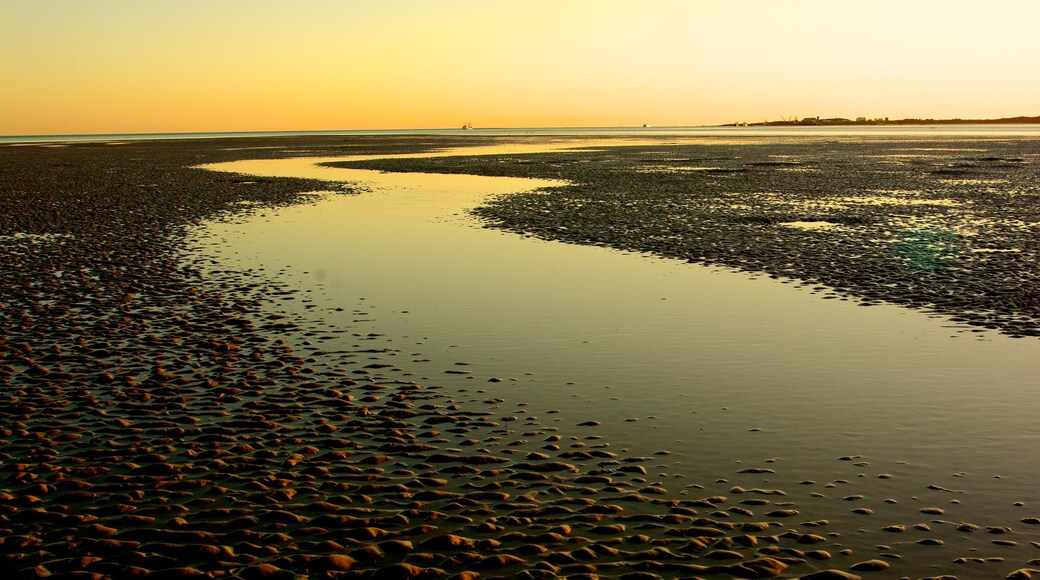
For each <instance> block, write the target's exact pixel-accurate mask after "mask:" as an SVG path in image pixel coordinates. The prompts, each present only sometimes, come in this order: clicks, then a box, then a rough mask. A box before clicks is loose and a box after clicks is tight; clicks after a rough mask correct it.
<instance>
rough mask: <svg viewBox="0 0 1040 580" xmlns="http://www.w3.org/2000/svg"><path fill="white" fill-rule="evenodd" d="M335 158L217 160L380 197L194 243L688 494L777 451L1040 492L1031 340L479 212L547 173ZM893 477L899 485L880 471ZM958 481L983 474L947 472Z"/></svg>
mask: <svg viewBox="0 0 1040 580" xmlns="http://www.w3.org/2000/svg"><path fill="white" fill-rule="evenodd" d="M557 146H563V145H557ZM599 146H602V144H601V145H599ZM501 151H502V150H501V149H498V150H485V151H482V152H483V153H493V152H501ZM451 154H458V152H443V153H440V155H451ZM321 161H323V160H322V159H287V160H262V161H242V162H235V163H227V164H221V165H219V166H211V168H213V169H219V170H225V171H236V172H241V173H250V174H256V175H281V176H294V177H312V178H313V177H317V178H323V179H339V180H345V181H350V182H356V183H362V184H364V185H365V186H366V187H367V188H368V192H366V193H363V194H361V195H358V196H335V195H330V196H325V197H323V198H322V200H321V201H319V202H317V203H315V204H312V205H304V206H297V207H292V208H287V209H284V210H279V211H278V212H266V213H265V214H263V215H260V214H257V215H255V216H254V217H253V218H252V219H248V220H246V221H245V222H244V223H237V224H210V225H208V226H207V227H206V228H205V230H204V231H203V232H200V235H205V236H210V237H211V238H213V239H219V240H221V244H220V246H209V249H208V250H207V251H210V252H213V253H214V255H215V256H216V257H218V258H219V259H220V260H221V261H222V262H223V263H225V264H235V265H236V266H237V267H242V268H247V267H252V268H260V267H266V268H267V269H268V270H269V271H277V270H283V271H284V273H283V274H281V275H282V276H283V277H284V278H285V279H286V280H289V281H291V282H292V283H293V284H297V285H298V286H299V287H301V288H306V289H308V290H313V292H312V293H311V294H310V296H312V298H311V300H312V301H313V302H312V303H311V304H309V305H308V306H311V307H312V308H310V310H309V312H308V311H307V310H306V309H305V308H304V307H303V306H304V305H300V304H296V305H294V304H293V303H291V302H290V303H285V304H282V305H281V306H280V307H285V308H292V307H294V306H295V307H297V308H299V309H300V310H299V311H300V313H301V314H302V315H305V316H310V317H312V318H313V319H314V320H315V324H318V325H324V326H329V327H340V328H350V329H351V330H352V331H353V332H355V333H357V334H361V335H364V334H366V333H379V334H383V335H385V336H386V337H387V338H386V339H385V343H384V344H385V345H386V346H387V347H388V348H393V349H397V350H398V351H399V352H400V353H401V357H400V358H401V360H400V361H399V363H398V366H399V367H400V368H401V369H402V370H403V371H404V372H406V373H407V374H408V375H409V376H413V377H416V378H417V379H420V380H421V381H422V382H426V383H429V382H432V383H435V384H440V385H445V386H447V387H449V388H453V389H457V390H458V392H459V393H460V396H462V397H464V396H467V395H465V393H470V394H471V395H472V396H475V397H481V398H483V397H486V396H490V395H483V394H480V393H482V392H483V391H486V392H488V393H489V394H490V393H496V394H501V395H502V396H503V398H506V399H507V400H509V401H511V402H512V404H514V405H516V407H511V408H510V409H509V410H510V411H511V412H518V411H517V409H520V408H521V406H522V410H521V411H520V412H525V413H530V414H531V415H532V416H533V415H538V416H541V417H543V420H545V421H554V420H555V421H559V422H561V423H563V424H564V425H575V424H577V423H578V422H579V421H582V420H588V419H594V420H597V421H601V422H602V423H603V427H602V428H601V430H600V431H598V432H597V433H596V434H597V435H603V436H605V437H606V439H607V440H609V441H611V442H614V444H615V445H619V446H621V447H625V448H628V449H630V450H631V451H632V452H633V453H636V454H652V453H654V452H655V451H659V450H662V449H667V450H669V451H671V452H672V454H671V455H670V456H669V458H668V460H667V468H666V470H667V471H666V474H667V477H669V478H676V479H677V481H679V485H677V486H676V487H678V488H679V489H682V488H683V486H684V485H687V484H701V485H704V486H707V487H711V485H712V484H713V482H715V480H716V479H717V478H719V477H720V476H722V477H725V475H726V474H729V473H733V472H734V471H735V469H736V467H735V466H736V464H737V463H738V462H748V463H751V462H761V461H763V460H764V459H766V458H773V459H776V465H778V466H780V467H777V468H776V469H777V470H778V471H779V472H780V473H778V474H777V475H775V476H773V481H774V482H775V484H776V485H778V486H779V485H788V486H790V487H791V488H792V489H795V488H797V485H796V483H795V482H797V481H800V480H804V479H819V480H821V482H823V481H827V480H828V478H835V477H837V474H838V473H841V471H840V469H839V468H838V467H836V458H838V457H841V456H847V455H850V454H857V455H862V456H864V457H865V458H866V459H865V461H866V465H869V467H868V466H864V467H862V468H859V469H861V470H862V472H863V474H864V475H863V477H862V479H859V480H856V481H853V482H852V483H851V484H850V485H854V486H855V487H856V489H857V490H858V492H859V493H861V494H864V495H866V496H868V497H874V498H881V497H891V496H892V495H894V494H895V495H900V494H901V495H900V497H906V498H909V497H910V496H913V495H915V494H917V493H919V492H920V491H921V490H924V489H926V486H927V485H933V484H934V485H946V486H949V487H958V488H964V489H968V490H969V492H970V493H972V494H975V495H974V496H973V497H974V498H975V500H974V501H967V500H966V501H964V502H963V505H962V506H960V507H959V508H958V510H959V511H958V516H957V517H962V518H964V519H972V518H974V519H976V520H984V521H987V520H994V521H1014V520H1015V518H1016V517H1020V514H1019V512H1018V511H1016V508H1014V507H1012V505H1013V503H1014V502H1015V501H1026V502H1037V501H1040V493H1038V490H1037V488H1036V486H1035V469H1036V464H1035V458H1036V457H1038V456H1040V429H1038V426H1037V423H1036V420H1035V414H1036V410H1037V409H1040V393H1038V392H1037V389H1036V378H1037V377H1040V344H1038V341H1015V340H1013V339H1009V338H1007V337H1004V336H1002V335H999V334H985V335H984V336H985V338H986V340H985V341H976V340H971V339H970V338H966V337H967V336H973V334H972V333H963V334H959V333H958V331H959V330H963V329H957V328H952V327H953V326H955V325H954V324H952V323H951V322H950V321H948V320H945V319H941V318H931V317H928V316H926V315H924V314H922V313H920V312H914V311H910V310H906V309H903V308H899V307H894V306H874V307H871V308H863V307H861V306H859V305H857V304H855V303H852V302H846V301H843V300H841V299H835V296H833V295H827V294H814V293H810V292H809V291H808V290H807V289H804V288H795V287H794V286H793V285H791V284H784V283H782V282H780V281H776V280H770V279H767V278H757V279H756V278H754V277H749V276H746V275H743V274H737V273H733V272H729V271H724V270H713V269H709V268H704V267H700V266H694V265H689V264H685V263H681V262H675V261H668V260H659V259H651V258H646V257H640V256H632V255H626V254H624V253H622V252H617V251H612V250H605V249H602V248H595V247H583V246H570V245H565V244H560V243H553V242H545V241H541V240H535V239H525V238H523V237H521V236H517V235H513V234H504V233H499V232H496V231H489V230H485V229H482V228H480V227H479V224H478V223H477V222H475V221H474V220H473V219H472V218H470V217H468V216H467V215H466V213H465V211H466V209H467V208H470V207H472V206H474V205H476V204H478V203H480V202H481V200H483V199H485V198H486V197H487V196H488V195H498V194H505V193H509V192H513V191H522V190H529V189H532V188H536V187H544V186H550V185H553V182H546V181H540V180H521V179H511V178H486V177H475V176H465V175H423V174H384V173H378V172H375V171H367V170H354V169H334V168H330V167H323V166H319V165H315V164H316V163H319V162H321ZM950 243H951V240H950V236H949V235H945V234H942V233H940V232H931V231H924V230H920V231H913V232H911V233H908V234H906V235H904V236H903V237H902V238H901V241H900V242H898V244H897V245H898V246H899V250H898V251H899V252H900V253H902V254H903V255H904V256H906V257H907V258H908V259H909V260H910V262H911V263H912V264H915V267H920V268H928V267H938V266H940V265H941V264H942V259H943V255H944V254H943V252H945V251H947V250H945V249H943V248H945V247H947V246H948V245H949V244H950ZM337 309H339V310H337ZM951 334H954V335H957V337H956V338H951ZM348 340H349V339H348ZM326 348H328V350H335V349H336V344H335V342H334V341H333V342H330V343H328V344H327V345H326ZM456 363H465V366H464V367H461V368H464V369H465V370H464V371H458V369H459V368H460V367H459V366H455V365H456ZM449 370H454V371H458V372H457V373H447V372H446V371H449ZM490 378H496V379H503V382H501V383H494V384H489V383H487V381H488V379H490ZM662 469H665V468H662ZM882 472H886V473H892V474H895V475H896V478H895V479H878V478H877V477H875V476H876V474H877V473H882ZM662 473H664V472H662ZM956 473H967V474H970V476H969V477H967V478H964V477H961V478H960V479H959V480H957V481H954V480H951V479H950V478H951V477H953V475H952V474H956ZM998 474H999V475H1000V476H1001V477H1000V478H999V479H997V478H995V477H994V476H995V475H998ZM718 485H725V484H718ZM722 490H723V491H724V490H725V487H723V488H722ZM803 495H806V496H807V495H808V492H806V493H805V494H803ZM799 497H801V496H793V497H792V498H790V499H794V500H798V498H799ZM805 509H806V511H807V512H808V511H810V510H811V509H812V508H805ZM893 509H897V508H893ZM898 509H906V510H908V511H909V512H910V513H912V512H913V511H914V508H912V507H905V508H898ZM846 511H847V510H846ZM841 513H845V512H841ZM821 517H823V516H821ZM826 517H832V518H834V517H836V516H834V514H830V515H828V516H826ZM842 517H846V516H841V515H839V516H837V518H838V519H840V518H842ZM852 517H859V516H852Z"/></svg>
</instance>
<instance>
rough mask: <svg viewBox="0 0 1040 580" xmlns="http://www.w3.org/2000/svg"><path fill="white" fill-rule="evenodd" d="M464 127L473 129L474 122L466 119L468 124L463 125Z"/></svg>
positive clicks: (468, 129) (469, 129)
mask: <svg viewBox="0 0 1040 580" xmlns="http://www.w3.org/2000/svg"><path fill="white" fill-rule="evenodd" d="M462 128H463V129H466V130H467V131H471V130H472V129H473V123H472V122H471V121H466V124H465V125H463V126H462Z"/></svg>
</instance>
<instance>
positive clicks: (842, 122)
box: [0, 116, 1040, 145]
mask: <svg viewBox="0 0 1040 580" xmlns="http://www.w3.org/2000/svg"><path fill="white" fill-rule="evenodd" d="M929 125H965V126H966V125H1040V116H1037V117H1005V118H1002V119H982V120H977V119H896V120H887V119H863V120H862V121H861V120H852V119H844V118H831V119H822V118H819V117H808V118H804V119H791V120H781V121H761V122H757V123H744V122H736V123H727V124H723V125H649V126H642V127H640V126H638V125H620V126H606V127H476V128H475V129H457V128H449V127H442V128H436V129H414V128H413V129H400V128H398V129H324V130H284V131H279V130H270V131H201V132H152V133H77V134H51V135H43V134H38V135H0V145H16V144H39V143H45V142H87V141H145V140H171V139H172V140H180V139H227V138H231V139H237V138H242V137H276V138H277V137H330V136H349V135H353V136H380V135H381V136H404V135H462V134H472V133H481V134H484V135H496V134H497V135H536V134H537V135H546V136H548V135H554V134H555V135H564V134H565V135H578V134H585V133H592V134H602V133H608V132H616V131H624V132H629V131H631V132H645V131H648V130H649V131H675V130H689V131H705V130H712V129H721V128H726V127H821V126H828V127H880V126H904V127H909V126H921V127H927V126H929Z"/></svg>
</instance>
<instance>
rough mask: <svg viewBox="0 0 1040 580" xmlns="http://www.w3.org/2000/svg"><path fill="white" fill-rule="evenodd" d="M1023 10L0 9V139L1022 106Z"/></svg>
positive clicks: (1033, 96)
mask: <svg viewBox="0 0 1040 580" xmlns="http://www.w3.org/2000/svg"><path fill="white" fill-rule="evenodd" d="M1036 22H1040V2H1034V1H1032V0H995V1H991V2H987V3H984V4H980V3H977V2H970V1H945V2H938V1H933V0H919V1H915V2H903V1H894V0H883V1H879V2H872V3H870V4H862V3H852V2H834V1H830V0H790V1H787V0H699V1H677V0H648V1H647V2H640V3H632V2H622V1H610V0H600V1H570V2H549V1H547V0H525V1H516V2H513V1H502V2H483V1H476V0H446V1H442V2H425V1H414V0H384V1H381V2H378V3H377V2H340V1H332V0H313V1H309V2H303V3H295V2H280V1H275V0H253V1H243V0H224V1H222V2H203V1H200V0H184V1H181V2H177V3H158V2H135V1H131V0H96V1H92V2H80V1H73V0H50V1H44V2H23V1H18V0H0V78H2V79H3V83H2V85H0V134H5V135H15V134H48V133H51V134H59V133H122V132H159V131H247V130H320V129H369V128H431V127H457V126H459V125H461V124H462V123H464V122H466V121H472V122H473V123H474V124H475V125H476V126H478V127H491V126H498V127H532V126H568V125H569V126H592V125H598V126H617V125H640V124H642V123H651V124H653V125H691V124H718V123H726V122H733V121H744V120H746V121H761V120H766V119H779V118H780V117H781V116H792V115H795V116H799V117H805V116H816V115H819V116H823V117H830V116H842V117H856V116H867V117H891V118H903V117H932V118H944V117H962V118H994V117H1004V116H1015V115H1038V114H1040V74H1037V72H1038V69H1040V47H1038V45H1037V44H1036V43H1035V41H1034V40H1033V36H1034V32H1033V28H1035V23H1036Z"/></svg>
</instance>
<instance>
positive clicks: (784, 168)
mask: <svg viewBox="0 0 1040 580" xmlns="http://www.w3.org/2000/svg"><path fill="white" fill-rule="evenodd" d="M922 149H923V150H925V151H927V153H926V154H925V153H921V152H920V151H921V150H922ZM339 165H343V166H351V167H365V168H373V169H382V170H388V171H425V172H437V173H470V174H478V175H499V176H510V177H538V178H552V179H564V180H569V181H571V182H573V185H571V186H567V187H558V188H552V189H550V190H548V191H547V192H546V193H545V194H540V193H531V194H524V195H515V196H507V197H503V198H499V199H497V200H495V201H494V202H493V203H490V204H488V205H487V206H486V207H482V208H479V209H478V210H477V212H476V213H477V214H478V215H479V216H481V217H482V218H484V219H486V220H487V221H488V223H489V224H490V225H491V226H492V227H498V228H504V229H508V230H512V231H516V232H521V233H525V234H529V235H535V236H538V237H541V238H546V239H553V240H561V241H566V242H573V243H580V244H593V245H604V246H610V247H614V248H619V249H622V250H628V251H637V252H649V253H653V254H657V255H661V256H665V257H672V258H680V259H684V260H689V261H691V262H697V263H703V264H718V265H725V266H729V267H733V268H737V269H741V270H744V271H748V272H753V273H763V274H767V275H769V276H772V277H776V278H783V279H790V280H795V281H798V282H800V283H803V284H805V285H807V286H810V287H826V288H831V289H835V290H838V291H839V292H841V293H842V294H844V295H849V296H854V297H856V298H857V299H859V300H860V301H862V303H863V305H865V306H869V305H871V304H874V303H878V302H889V303H894V304H900V305H905V306H908V307H912V308H919V309H924V310H927V311H931V312H937V313H940V314H943V315H947V316H950V317H952V318H953V320H954V321H955V322H958V323H963V324H969V325H973V326H977V327H984V328H989V329H998V330H1000V331H1002V332H1005V333H1007V334H1009V335H1011V336H1026V335H1029V336H1040V290H1038V289H1040V266H1038V264H1040V242H1038V240H1040V235H1038V233H1040V181H1038V179H1037V175H1038V167H1040V140H1038V139H1035V138H1020V139H977V138H958V139H945V140H938V139H935V138H931V137H900V138H891V137H886V138H877V139H863V138H859V139H848V138H846V139H827V140H823V139H808V138H807V139H804V140H798V141H791V140H780V139H777V140H773V141H769V140H768V139H761V138H757V139H754V138H748V139H747V140H746V142H745V143H740V144H732V143H731V144H717V143H711V142H705V143H704V144H696V143H693V144H682V145H667V146H662V145H659V144H656V145H652V146H651V145H647V146H626V147H605V148H602V149H593V150H588V151H586V150H583V151H581V152H556V153H547V154H538V155H496V156H486V157H458V158H431V159H393V160H390V159H386V160H376V161H366V162H352V163H346V164H339ZM698 169H699V170H698Z"/></svg>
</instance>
